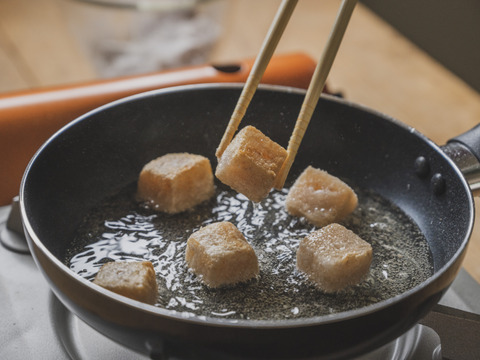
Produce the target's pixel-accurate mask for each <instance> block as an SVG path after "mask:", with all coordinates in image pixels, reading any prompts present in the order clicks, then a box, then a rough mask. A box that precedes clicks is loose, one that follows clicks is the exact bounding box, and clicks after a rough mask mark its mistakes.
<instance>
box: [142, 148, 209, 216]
mask: <svg viewBox="0 0 480 360" xmlns="http://www.w3.org/2000/svg"><path fill="white" fill-rule="evenodd" d="M214 189H215V188H214V185H213V173H212V167H211V165H210V161H209V160H208V159H207V158H206V157H204V156H201V155H194V154H188V153H173V154H167V155H164V156H161V157H159V158H157V159H155V160H152V161H150V162H149V163H148V164H146V165H145V166H144V167H143V169H142V171H141V173H140V176H139V179H138V192H137V193H138V197H139V198H140V199H141V200H146V201H149V202H151V203H152V204H153V205H154V208H155V209H157V210H160V211H164V212H167V213H171V214H174V213H179V212H182V211H185V210H187V209H189V208H191V207H193V206H195V205H198V204H199V203H201V202H203V201H205V200H207V199H209V198H210V197H211V196H212V195H213V193H214Z"/></svg>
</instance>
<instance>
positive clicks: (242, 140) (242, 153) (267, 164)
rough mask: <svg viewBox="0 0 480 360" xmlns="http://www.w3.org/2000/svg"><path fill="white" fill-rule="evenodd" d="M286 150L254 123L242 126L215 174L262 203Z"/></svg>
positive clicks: (224, 181)
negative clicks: (253, 124) (254, 125)
mask: <svg viewBox="0 0 480 360" xmlns="http://www.w3.org/2000/svg"><path fill="white" fill-rule="evenodd" d="M286 157H287V151H286V150H285V149H284V148H283V147H281V146H280V145H278V144H277V143H276V142H274V141H272V140H271V139H270V138H269V137H267V136H265V135H264V134H263V133H262V132H261V131H260V130H258V129H256V128H255V127H253V126H246V127H245V128H243V129H242V130H241V131H240V132H239V133H238V134H237V135H236V136H235V138H234V139H233V140H232V142H231V143H230V144H229V145H228V147H227V148H226V149H225V152H224V153H223V155H222V157H221V158H220V159H219V161H218V166H217V169H216V171H215V175H216V177H217V178H218V179H219V180H220V181H221V182H223V183H224V184H226V185H228V186H230V187H231V188H232V189H234V190H236V191H238V192H239V193H242V194H243V195H245V196H246V197H248V198H249V199H250V200H252V201H255V202H259V201H261V200H262V199H263V198H265V197H266V196H267V195H268V193H269V192H270V190H271V189H272V188H273V184H274V181H275V177H276V176H277V174H278V172H279V170H280V168H281V167H282V164H283V162H284V161H285V159H286Z"/></svg>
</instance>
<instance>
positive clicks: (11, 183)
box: [0, 53, 316, 206]
mask: <svg viewBox="0 0 480 360" xmlns="http://www.w3.org/2000/svg"><path fill="white" fill-rule="evenodd" d="M253 62H254V60H253V59H250V60H243V61H240V62H239V63H237V64H232V65H225V66H213V65H203V66H196V67H187V68H180V69H176V70H172V71H165V72H159V73H153V74H145V75H140V76H131V77H122V78H115V79H109V80H101V81H95V82H88V83H81V84H75V85H69V86H61V87H50V88H41V89H34V90H27V91H20V92H14V93H7V94H0V184H1V185H0V206H2V205H8V204H10V203H11V201H12V198H13V197H14V196H15V195H17V194H18V191H19V186H20V181H21V178H22V175H23V172H24V170H25V167H26V166H27V164H28V162H29V160H30V159H31V158H32V156H33V155H34V154H35V152H36V150H37V149H38V148H39V147H40V146H41V145H42V144H43V143H44V142H45V141H46V140H47V139H48V138H49V137H50V136H51V135H53V134H54V133H55V132H56V131H57V130H58V129H60V128H61V127H62V126H64V125H65V124H67V123H68V122H70V121H72V120H73V119H75V118H77V117H78V116H80V115H82V114H84V113H86V112H88V111H90V110H92V109H94V108H96V107H98V106H101V105H103V104H106V103H109V102H111V101H114V100H117V99H120V98H122V97H125V96H129V95H133V94H137V93H140V92H144V91H148V90H154V89H160V88H165V87H170V86H176V85H184V84H198V83H213V82H245V81H246V79H247V77H248V74H249V72H250V70H251V67H252V65H253ZM315 65H316V64H315V62H314V61H313V60H312V59H311V58H310V57H308V56H307V55H304V54H301V53H293V54H286V55H279V56H274V57H273V58H272V60H271V62H270V64H269V66H268V68H267V70H266V71H265V74H264V76H263V79H262V82H263V83H266V84H276V85H287V86H293V87H298V88H304V89H306V88H307V87H308V83H309V82H310V78H311V77H312V74H313V71H314V70H315Z"/></svg>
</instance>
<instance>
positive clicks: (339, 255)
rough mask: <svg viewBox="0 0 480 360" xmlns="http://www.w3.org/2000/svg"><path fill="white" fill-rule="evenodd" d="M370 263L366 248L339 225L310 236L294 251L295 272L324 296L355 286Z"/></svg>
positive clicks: (364, 275)
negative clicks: (320, 290)
mask: <svg viewBox="0 0 480 360" xmlns="http://www.w3.org/2000/svg"><path fill="white" fill-rule="evenodd" d="M371 262H372V247H371V246H370V244H369V243H367V242H366V241H364V240H362V239H361V238H360V237H359V236H357V235H356V234H355V233H354V232H353V231H350V230H348V229H346V228H345V227H343V226H342V225H339V224H330V225H327V226H325V227H323V228H321V229H320V230H317V231H314V232H312V233H310V234H309V235H308V236H307V237H306V238H304V239H303V240H302V241H301V242H300V245H299V247H298V251H297V268H298V269H299V270H300V271H303V272H304V273H305V274H307V276H308V277H309V278H310V280H312V281H313V282H315V283H316V284H317V285H318V286H319V287H320V288H321V289H322V290H323V291H325V292H327V293H331V292H336V291H339V290H341V289H343V288H345V287H347V286H350V285H355V284H358V283H359V282H360V281H362V280H363V279H364V278H365V277H366V275H367V274H368V271H369V269H370V264H371Z"/></svg>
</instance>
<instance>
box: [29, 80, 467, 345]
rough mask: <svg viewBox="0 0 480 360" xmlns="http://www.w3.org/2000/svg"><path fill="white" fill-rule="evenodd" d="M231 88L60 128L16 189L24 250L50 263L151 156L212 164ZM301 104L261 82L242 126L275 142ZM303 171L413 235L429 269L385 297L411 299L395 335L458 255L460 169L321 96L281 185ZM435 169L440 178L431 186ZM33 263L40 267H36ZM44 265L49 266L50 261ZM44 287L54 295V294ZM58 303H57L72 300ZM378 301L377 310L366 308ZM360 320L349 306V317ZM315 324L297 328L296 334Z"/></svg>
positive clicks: (154, 97) (416, 140)
mask: <svg viewBox="0 0 480 360" xmlns="http://www.w3.org/2000/svg"><path fill="white" fill-rule="evenodd" d="M240 91H241V87H240V86H239V85H238V86H237V85H220V86H219V85H201V86H187V87H179V88H173V89H167V90H160V91H155V92H150V93H146V94H143V95H137V96H134V97H130V98H128V99H126V100H121V101H118V102H115V103H113V104H110V105H107V106H104V107H102V108H100V109H98V110H95V111H93V112H91V113H89V114H87V115H85V116H83V117H81V118H79V119H77V120H76V121H74V122H73V123H71V124H70V125H68V126H67V127H65V128H64V129H62V130H61V131H60V132H59V133H57V134H56V135H55V136H54V137H53V138H52V139H50V140H49V141H48V142H47V143H46V144H45V145H44V146H43V148H42V149H41V150H40V151H39V152H38V153H37V155H36V156H35V157H34V159H32V162H31V163H30V165H29V167H28V169H27V171H26V174H25V177H24V180H23V183H22V191H21V203H22V211H23V212H24V213H23V216H24V218H25V225H26V230H27V233H28V236H29V237H30V238H31V240H30V243H31V246H32V247H33V248H36V247H38V246H40V248H41V251H45V252H46V253H47V254H48V256H51V255H53V257H55V258H56V259H58V260H60V261H62V260H63V258H64V256H65V253H66V252H67V251H68V249H69V246H70V244H71V239H72V237H73V233H74V231H75V229H76V228H77V227H78V226H79V224H80V223H81V221H82V218H83V217H84V216H85V214H86V213H87V212H88V210H89V209H90V208H91V207H93V206H94V205H96V204H98V202H99V201H100V200H101V199H104V198H105V197H106V196H108V195H111V194H114V193H115V192H117V191H119V190H120V189H122V188H123V187H125V186H126V185H127V184H130V183H132V182H134V181H135V180H136V178H137V176H138V174H139V172H140V170H141V168H142V167H143V165H144V164H145V163H147V162H148V161H150V160H152V159H153V158H156V157H158V156H160V155H163V154H166V153H171V152H191V153H196V154H202V155H204V156H207V157H208V158H210V160H211V162H212V166H213V167H215V166H216V159H215V156H214V152H215V149H216V146H217V145H218V143H219V141H220V138H221V135H222V134H223V132H224V130H225V128H226V125H227V122H228V120H229V117H230V114H231V113H232V111H233V108H234V106H235V104H236V101H237V99H238V96H239V94H240ZM303 97H304V93H303V92H302V91H297V90H294V89H290V88H280V87H262V88H260V89H259V90H258V91H257V93H256V94H255V96H254V98H253V101H252V103H251V105H250V107H249V109H248V111H247V114H246V116H245V118H244V120H243V121H242V126H245V125H247V124H251V125H254V126H256V127H257V128H259V129H260V130H261V131H263V132H264V133H265V134H266V135H267V136H269V137H270V138H272V139H273V140H274V141H276V142H278V143H279V144H281V145H283V146H284V147H286V146H287V144H288V139H289V137H290V134H291V132H292V130H293V126H294V123H295V120H296V116H297V114H298V112H299V109H300V106H301V103H302V101H303ZM419 156H423V157H424V158H425V159H426V160H427V162H428V167H427V169H426V170H425V171H423V172H421V171H420V172H419V171H418V168H417V170H416V168H415V161H416V159H417V158H418V157H419ZM308 165H312V166H314V167H318V168H322V169H324V170H327V171H328V172H330V173H332V174H334V175H336V176H338V177H341V178H343V179H345V180H347V182H350V183H352V184H354V185H355V186H359V187H362V188H368V189H371V190H373V191H375V192H377V193H379V194H380V195H382V196H383V197H385V198H387V199H389V200H390V201H392V202H393V203H395V204H396V205H398V206H399V207H400V208H401V209H402V210H403V211H404V212H405V213H406V214H407V215H409V216H410V217H411V218H412V219H413V220H414V221H415V222H416V223H417V224H418V226H419V227H420V229H421V230H422V232H423V233H424V234H425V236H426V239H427V241H428V243H429V246H430V249H431V252H432V256H433V260H434V271H435V274H434V276H433V277H432V278H431V279H429V280H428V281H427V282H426V283H424V284H422V285H421V286H419V287H417V288H415V289H413V290H412V291H411V292H410V293H409V294H407V295H405V297H404V298H405V299H403V298H400V299H396V300H395V302H397V303H398V302H402V301H403V300H407V299H410V300H411V299H415V300H414V301H416V302H418V303H417V304H414V305H412V307H413V306H416V310H415V314H414V315H413V316H412V317H411V318H410V315H408V316H406V317H407V318H409V319H408V321H406V320H402V321H404V323H403V324H402V325H400V326H396V327H395V328H396V330H397V331H404V330H406V328H408V327H409V326H412V325H413V324H414V323H415V322H416V321H418V319H419V317H420V316H422V315H423V314H425V313H426V312H427V311H428V309H429V308H428V306H431V305H433V303H434V302H435V301H437V300H438V299H439V297H440V296H441V294H442V293H443V292H444V291H445V290H446V288H447V287H448V285H449V284H450V283H451V281H453V278H454V276H455V275H456V272H457V271H458V268H459V266H460V263H461V260H462V258H463V252H464V249H465V246H466V243H467V241H468V237H469V235H470V231H471V227H472V223H473V202H472V197H471V194H470V191H469V188H468V186H467V184H466V182H465V180H464V179H463V177H462V175H461V173H460V172H459V170H458V169H456V167H455V166H453V163H452V162H451V161H450V160H449V159H448V158H447V157H446V156H445V155H444V154H443V153H442V152H441V151H440V149H439V148H438V147H437V146H436V145H435V144H433V143H432V142H430V141H429V140H428V139H426V138H425V137H424V136H422V135H421V134H418V133H417V132H416V131H414V130H413V129H411V128H408V127H406V126H404V125H402V124H400V123H399V122H397V121H395V120H393V119H390V118H388V117H386V116H384V115H382V114H379V113H376V112H373V111H371V110H367V109H365V108H362V107H360V106H357V105H353V104H350V103H347V102H345V101H343V100H339V99H335V98H331V97H322V98H321V99H320V101H319V104H318V106H317V109H316V111H315V113H314V115H313V118H312V120H311V123H310V125H309V128H308V131H307V132H306V135H305V137H304V140H303V142H302V145H301V147H300V149H299V153H298V155H297V157H296V160H295V162H294V165H293V167H292V170H291V172H290V174H289V178H288V180H287V185H288V184H289V183H291V182H292V181H293V180H294V179H295V178H296V177H297V176H298V175H299V174H300V173H301V171H303V169H304V168H305V167H307V166H308ZM435 174H439V175H437V176H436V177H437V179H438V178H441V180H440V181H437V183H435V182H434V183H433V184H432V177H433V175H435ZM439 184H440V185H439ZM39 263H40V267H43V268H45V264H44V262H42V261H39ZM54 266H61V265H59V264H58V262H56V261H55V265H54ZM44 270H45V269H44ZM62 271H63V270H62ZM47 272H48V271H47ZM47 277H48V275H47ZM50 280H51V279H50ZM51 281H52V280H51ZM52 282H55V281H52ZM55 287H56V288H57V290H56V292H57V295H58V292H59V291H58V288H61V287H59V285H58V284H54V288H55ZM61 292H62V291H61V290H60V293H61ZM60 297H62V295H61V294H60ZM63 297H64V299H63V301H64V302H67V303H72V301H73V302H74V301H75V299H68V296H66V297H65V296H63ZM432 299H433V300H432ZM388 306H391V304H390V303H388V304H379V305H378V309H384V308H388ZM374 310H375V307H374ZM368 312H369V313H372V312H375V311H372V309H369V310H368ZM363 315H364V314H363V313H362V312H361V311H357V312H355V313H354V314H353V315H352V316H353V317H355V318H358V317H362V316H363ZM398 316H399V317H400V316H402V317H405V314H403V315H398ZM322 321H323V320H322V319H316V320H314V321H313V322H312V321H309V322H308V328H310V329H313V328H314V327H315V326H313V325H321V324H322ZM399 321H400V320H399ZM405 321H406V322H405ZM328 322H332V318H331V317H330V318H329V320H328ZM270 325H272V324H270ZM270 325H269V326H270ZM287 325H288V324H287ZM272 326H274V325H272ZM270 327H271V326H270ZM282 327H285V324H282ZM295 327H296V328H298V327H299V324H296V325H295ZM312 331H313V330H312ZM387 333H388V332H387ZM298 334H300V336H302V333H301V332H298ZM372 336H373V335H372ZM375 336H376V335H375ZM388 336H390V337H391V336H393V332H392V333H389V335H388ZM383 341H386V339H383ZM267 342H268V341H267ZM377 345H378V344H377ZM344 346H346V347H348V346H349V343H348V342H346V343H344ZM332 351H333V350H332Z"/></svg>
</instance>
